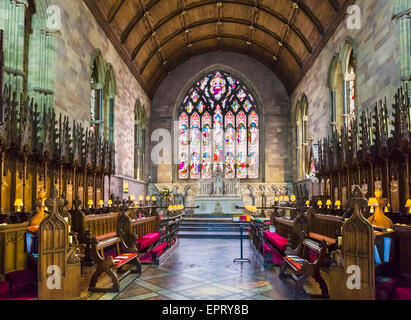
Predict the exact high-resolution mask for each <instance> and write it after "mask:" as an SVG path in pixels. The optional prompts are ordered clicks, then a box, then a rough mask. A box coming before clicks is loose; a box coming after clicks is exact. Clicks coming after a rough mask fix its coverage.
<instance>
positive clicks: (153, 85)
mask: <svg viewBox="0 0 411 320" xmlns="http://www.w3.org/2000/svg"><path fill="white" fill-rule="evenodd" d="M217 49H218V47H209V48H205V49H203V50H201V51H199V52H198V53H196V54H195V55H201V54H205V53H209V52H214V51H216V50H217ZM221 50H222V51H226V52H236V53H240V54H244V53H243V52H242V51H241V50H238V49H237V48H234V47H224V46H223V47H221ZM249 55H250V57H252V58H254V59H256V60H258V61H260V62H261V63H263V64H264V65H265V66H267V68H269V69H270V70H271V71H272V72H273V73H274V74H276V75H277V76H278V77H279V78H280V79H282V81H284V83H283V84H284V86H285V88H286V90H287V92H288V94H291V93H292V90H293V87H294V85H293V83H292V79H291V78H289V79H288V80H289V81H285V80H286V79H285V78H287V77H289V76H288V75H286V74H284V72H283V70H281V69H280V68H275V67H273V65H270V64H268V63H267V62H266V61H262V60H260V57H259V56H258V55H256V54H254V53H253V52H251V51H250V53H249ZM190 58H191V56H188V55H186V56H183V57H182V58H180V59H177V60H175V61H173V62H172V63H170V65H169V66H168V70H173V69H174V68H175V67H177V66H179V65H180V64H182V63H184V62H185V61H187V60H189V59H190ZM162 68H163V66H161V67H160V68H158V69H157V70H156V71H155V72H154V73H153V76H152V77H151V78H150V80H149V81H148V85H149V87H150V88H151V90H152V91H150V93H149V94H151V95H154V93H155V91H156V90H157V88H158V86H159V85H160V84H161V82H162V81H163V80H164V79H165V78H166V77H167V76H168V74H169V72H164V71H163V70H162ZM158 74H160V75H161V76H160V77H158V78H156V76H157V75H158ZM155 79H157V80H156V81H155V82H153V80H155Z"/></svg>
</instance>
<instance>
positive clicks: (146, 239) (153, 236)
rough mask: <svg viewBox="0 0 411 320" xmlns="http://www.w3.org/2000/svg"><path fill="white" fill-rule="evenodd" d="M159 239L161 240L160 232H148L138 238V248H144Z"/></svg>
mask: <svg viewBox="0 0 411 320" xmlns="http://www.w3.org/2000/svg"><path fill="white" fill-rule="evenodd" d="M158 240H160V232H153V233H149V234H146V235H145V236H142V237H141V238H139V239H138V240H137V245H138V249H139V250H144V249H145V248H147V247H149V246H151V245H152V244H153V243H156V242H157V241H158Z"/></svg>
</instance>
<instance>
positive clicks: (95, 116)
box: [90, 51, 105, 136]
mask: <svg viewBox="0 0 411 320" xmlns="http://www.w3.org/2000/svg"><path fill="white" fill-rule="evenodd" d="M104 70H105V66H104V60H103V58H102V56H101V55H100V54H99V52H98V51H97V53H96V56H95V57H94V59H93V61H92V73H91V89H90V124H91V129H92V130H94V132H95V133H96V135H98V136H101V135H102V134H103V130H104V127H103V126H104V121H103V84H104V76H105V72H104Z"/></svg>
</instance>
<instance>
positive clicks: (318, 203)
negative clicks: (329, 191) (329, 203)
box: [317, 200, 323, 209]
mask: <svg viewBox="0 0 411 320" xmlns="http://www.w3.org/2000/svg"><path fill="white" fill-rule="evenodd" d="M317 205H318V207H319V208H320V209H321V208H322V206H323V202H322V201H321V200H318V202H317Z"/></svg>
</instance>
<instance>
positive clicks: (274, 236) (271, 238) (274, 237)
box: [264, 231, 288, 252]
mask: <svg viewBox="0 0 411 320" xmlns="http://www.w3.org/2000/svg"><path fill="white" fill-rule="evenodd" d="M264 238H265V239H266V240H267V241H268V242H270V243H271V244H272V245H273V246H275V247H276V248H277V249H279V250H280V251H281V252H284V251H285V249H286V248H287V244H288V241H287V239H286V238H283V237H282V236H280V235H279V234H278V233H275V232H270V231H265V232H264Z"/></svg>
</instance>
